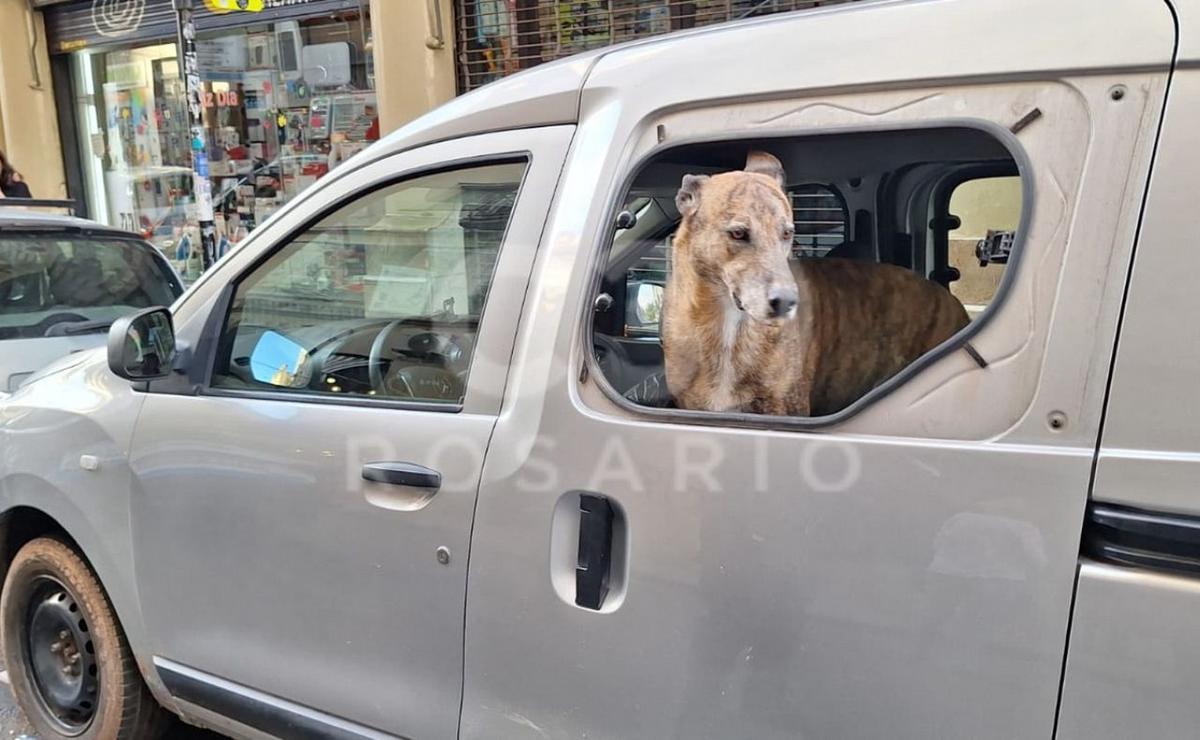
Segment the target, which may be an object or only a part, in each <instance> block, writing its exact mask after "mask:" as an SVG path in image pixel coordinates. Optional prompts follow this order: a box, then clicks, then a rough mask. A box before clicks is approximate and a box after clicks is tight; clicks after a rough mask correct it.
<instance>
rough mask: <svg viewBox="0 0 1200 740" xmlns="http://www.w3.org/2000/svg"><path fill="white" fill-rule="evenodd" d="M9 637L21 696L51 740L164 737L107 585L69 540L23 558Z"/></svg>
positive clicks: (0, 630)
mask: <svg viewBox="0 0 1200 740" xmlns="http://www.w3.org/2000/svg"><path fill="white" fill-rule="evenodd" d="M75 616H78V617H80V619H78V621H75V620H74V617H75ZM0 638H2V639H3V653H4V661H5V665H6V666H7V668H8V675H9V679H10V681H11V682H12V690H13V694H14V695H15V696H16V699H17V702H18V703H19V704H20V705H21V709H23V710H24V712H25V716H26V717H27V718H28V720H29V723H30V724H31V725H32V726H33V727H34V729H35V730H36V732H37V736H38V737H39V738H42V740H51V739H52V738H64V739H65V738H74V739H75V740H156V739H157V738H159V737H161V735H162V733H163V732H164V731H165V729H166V727H167V726H168V723H169V720H170V715H168V714H167V712H166V711H165V710H163V709H162V708H161V707H160V706H159V705H158V703H157V702H156V701H155V700H154V697H153V696H151V694H150V690H149V689H148V688H146V684H145V682H144V681H143V680H142V676H141V673H139V671H138V667H137V663H136V662H135V661H134V659H133V653H132V652H131V651H130V649H129V643H128V641H127V640H126V638H125V633H124V631H123V630H122V629H121V625H120V623H119V622H118V621H117V617H116V614H115V613H114V611H113V608H112V605H111V604H110V603H109V601H108V597H107V596H106V595H105V593H104V588H103V587H102V586H101V585H100V581H99V580H98V579H97V578H96V575H95V574H94V573H93V572H92V569H91V568H90V567H88V565H87V563H85V562H84V561H83V559H82V558H81V557H80V556H79V554H78V553H77V552H76V551H75V550H74V549H72V548H71V547H70V546H69V545H67V544H66V543H64V542H62V541H61V540H58V539H55V538H52V537H39V538H37V539H35V540H32V541H30V542H28V543H27V544H26V545H25V546H24V547H22V548H21V549H20V551H19V552H18V553H17V555H16V557H15V558H13V561H12V564H11V565H10V566H9V569H8V576H7V577H6V578H5V579H4V590H3V593H0ZM81 643H82V644H81ZM60 674H61V675H60ZM93 698H94V700H93Z"/></svg>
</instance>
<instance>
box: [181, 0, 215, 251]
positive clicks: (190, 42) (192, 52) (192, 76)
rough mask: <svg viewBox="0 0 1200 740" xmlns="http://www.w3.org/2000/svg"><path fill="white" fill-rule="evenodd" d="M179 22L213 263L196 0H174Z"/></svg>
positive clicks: (204, 243) (197, 188) (195, 175)
mask: <svg viewBox="0 0 1200 740" xmlns="http://www.w3.org/2000/svg"><path fill="white" fill-rule="evenodd" d="M172 2H173V4H174V8H175V13H176V14H177V15H178V23H179V69H180V70H181V72H182V74H183V78H184V84H185V86H186V91H187V109H188V128H189V131H190V133H191V136H190V139H191V142H192V192H193V193H194V194H195V198H196V212H197V215H198V217H199V221H200V250H201V254H200V264H201V269H202V270H207V269H208V268H210V267H212V264H213V260H214V259H215V257H216V251H217V250H216V244H217V239H216V234H217V231H216V226H215V225H214V224H213V202H212V181H211V180H209V179H208V145H207V144H206V141H205V139H206V137H205V135H204V106H203V103H202V100H203V94H202V93H203V91H202V90H201V86H200V64H199V62H198V61H197V59H196V23H195V21H194V20H193V18H192V0H172Z"/></svg>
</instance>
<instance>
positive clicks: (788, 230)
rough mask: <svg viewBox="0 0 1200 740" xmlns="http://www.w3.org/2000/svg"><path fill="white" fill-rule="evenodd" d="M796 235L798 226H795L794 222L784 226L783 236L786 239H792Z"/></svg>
mask: <svg viewBox="0 0 1200 740" xmlns="http://www.w3.org/2000/svg"><path fill="white" fill-rule="evenodd" d="M795 235H796V227H795V226H793V225H792V224H788V225H787V226H784V227H783V238H784V239H791V238H792V237H793V236H795Z"/></svg>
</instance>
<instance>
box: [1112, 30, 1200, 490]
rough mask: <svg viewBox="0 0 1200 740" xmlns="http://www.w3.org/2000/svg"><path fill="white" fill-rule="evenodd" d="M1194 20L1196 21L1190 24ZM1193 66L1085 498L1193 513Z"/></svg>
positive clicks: (1199, 143) (1145, 233)
mask: <svg viewBox="0 0 1200 740" xmlns="http://www.w3.org/2000/svg"><path fill="white" fill-rule="evenodd" d="M1198 20H1200V19H1198ZM1197 116H1200V70H1196V69H1191V68H1184V69H1180V70H1178V71H1176V73H1175V75H1174V78H1173V79H1172V81H1171V91H1170V95H1169V98H1168V100H1167V105H1166V117H1165V119H1164V121H1163V129H1162V135H1161V141H1160V144H1159V151H1160V153H1161V154H1160V156H1159V157H1158V158H1157V161H1156V163H1155V166H1154V172H1153V175H1152V179H1151V182H1150V189H1149V191H1148V195H1147V200H1146V206H1145V213H1144V216H1143V220H1142V231H1141V235H1140V236H1139V238H1138V247H1137V255H1136V258H1135V262H1134V265H1133V269H1132V271H1131V273H1130V278H1129V289H1128V297H1127V299H1126V303H1125V311H1124V318H1123V319H1122V322H1121V336H1120V341H1119V344H1118V348H1117V354H1116V362H1115V364H1114V366H1113V375H1112V386H1111V390H1110V394H1109V400H1108V406H1107V411H1106V418H1105V425H1104V439H1103V443H1102V445H1101V447H1100V452H1099V460H1098V461H1097V467H1096V483H1095V487H1094V489H1093V491H1092V496H1093V498H1095V499H1096V500H1097V501H1105V502H1110V503H1118V504H1126V505H1130V506H1135V507H1139V508H1143V509H1150V510H1156V511H1173V512H1178V513H1190V514H1200V495H1197V492H1196V484H1195V482H1196V480H1197V478H1198V477H1200V425H1198V424H1197V423H1196V415H1197V400H1198V399H1200V386H1198V383H1200V323H1198V322H1196V321H1195V320H1194V317H1195V316H1197V315H1198V314H1200V293H1198V292H1197V291H1196V288H1195V284H1194V281H1193V280H1191V279H1190V278H1191V276H1194V275H1196V274H1198V273H1200V251H1197V250H1196V249H1195V244H1196V235H1197V234H1200V211H1197V209H1196V208H1195V204H1194V200H1195V199H1194V192H1195V187H1194V186H1193V184H1192V181H1193V180H1194V178H1195V173H1196V171H1197V169H1198V168H1200V130H1198V129H1197V127H1196V125H1195V122H1196V120H1197Z"/></svg>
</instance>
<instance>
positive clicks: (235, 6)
mask: <svg viewBox="0 0 1200 740" xmlns="http://www.w3.org/2000/svg"><path fill="white" fill-rule="evenodd" d="M204 7H206V8H208V9H209V10H211V11H212V12H214V13H233V12H236V11H242V12H246V13H260V12H262V9H263V0H204Z"/></svg>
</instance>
